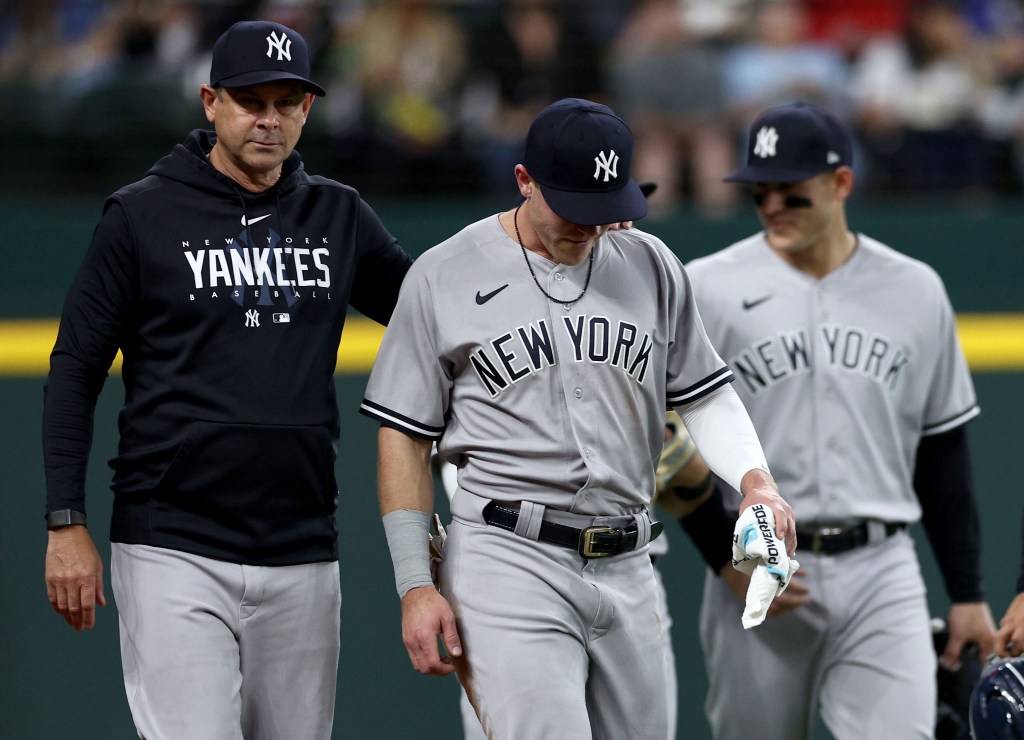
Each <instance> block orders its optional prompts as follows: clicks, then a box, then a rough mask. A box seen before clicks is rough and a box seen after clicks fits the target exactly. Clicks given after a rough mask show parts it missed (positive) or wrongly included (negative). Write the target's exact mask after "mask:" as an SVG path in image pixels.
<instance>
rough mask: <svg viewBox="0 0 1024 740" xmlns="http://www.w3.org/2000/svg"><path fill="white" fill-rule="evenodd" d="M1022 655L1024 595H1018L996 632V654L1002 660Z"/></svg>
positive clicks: (1023, 649) (1023, 643)
mask: <svg viewBox="0 0 1024 740" xmlns="http://www.w3.org/2000/svg"><path fill="white" fill-rule="evenodd" d="M1021 653H1024V593H1019V594H1017V595H1016V596H1015V597H1014V599H1013V601H1011V602H1010V606H1009V607H1007V609H1006V614H1004V615H1003V618H1002V619H1000V620H999V631H998V632H996V654H997V655H998V656H999V657H1000V658H1016V657H1017V656H1018V655H1020V654H1021ZM982 655H986V653H982Z"/></svg>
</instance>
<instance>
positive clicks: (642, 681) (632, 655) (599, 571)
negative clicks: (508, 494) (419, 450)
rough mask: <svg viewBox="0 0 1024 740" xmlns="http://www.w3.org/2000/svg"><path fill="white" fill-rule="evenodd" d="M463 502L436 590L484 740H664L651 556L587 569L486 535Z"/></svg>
mask: <svg viewBox="0 0 1024 740" xmlns="http://www.w3.org/2000/svg"><path fill="white" fill-rule="evenodd" d="M460 496H461V497H462V500H461V501H460ZM468 496H472V495H471V494H466V493H465V492H463V491H461V490H460V491H458V492H457V493H456V495H455V499H454V501H453V514H454V515H455V518H454V521H453V522H452V524H451V526H450V527H449V529H448V540H447V542H446V544H445V547H444V556H443V560H442V565H441V590H442V593H443V595H444V596H445V597H446V598H447V599H448V600H449V602H450V603H451V605H452V608H453V609H454V611H455V614H456V617H457V618H458V627H459V630H460V634H461V637H462V644H463V648H464V650H465V658H466V661H467V662H468V664H469V676H468V677H467V678H468V680H467V683H468V684H469V686H470V690H471V692H472V693H473V694H474V695H475V697H476V700H477V706H478V709H479V710H480V714H481V721H482V724H483V726H484V729H485V731H487V733H488V736H489V737H492V738H495V739H496V740H534V739H537V740H540V739H541V738H552V737H557V738H559V739H560V740H591V738H594V739H596V740H602V739H605V738H608V739H609V740H610V739H611V738H631V740H664V738H665V737H666V735H667V715H668V712H667V708H666V706H665V687H664V681H665V658H664V654H665V653H664V647H663V644H662V635H663V631H662V624H661V620H660V618H659V601H658V586H657V581H656V580H655V578H654V573H653V565H652V564H651V559H650V556H649V555H648V552H647V548H646V547H640V548H639V549H637V550H634V551H632V552H628V553H624V554H622V555H617V556H615V557H608V558H596V559H591V560H586V559H584V558H582V557H581V556H580V555H579V554H578V553H577V552H575V551H574V550H570V549H568V548H565V547H561V546H558V545H552V544H548V543H545V542H539V541H537V540H536V539H531V538H530V537H527V536H520V535H518V534H515V533H513V532H508V531H505V530H502V529H499V528H497V527H492V526H488V525H487V524H485V523H484V522H483V519H482V516H480V515H479V512H478V511H476V508H477V507H475V506H472V505H466V500H467V499H466V497H468ZM474 498H475V497H474ZM478 503H479V502H478ZM595 524H601V521H600V520H598V521H596V522H595ZM609 524H610V525H611V526H624V523H621V522H609ZM577 526H579V525H577Z"/></svg>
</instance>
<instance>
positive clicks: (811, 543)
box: [796, 522, 907, 557]
mask: <svg viewBox="0 0 1024 740" xmlns="http://www.w3.org/2000/svg"><path fill="white" fill-rule="evenodd" d="M884 526H885V536H886V537H891V536H892V535H894V534H896V533H897V532H900V531H902V530H904V529H906V528H907V525H906V524H904V523H902V522H884ZM870 540H871V536H870V532H869V531H868V522H858V523H856V524H850V525H841V524H837V525H834V526H832V525H827V524H823V525H821V526H818V527H806V528H803V527H800V526H797V529H796V547H797V557H800V553H799V551H800V550H804V551H808V552H813V553H816V554H818V555H838V554H839V553H843V552H848V551H850V550H855V549H857V548H858V547H863V546H864V545H866V544H868V542H870Z"/></svg>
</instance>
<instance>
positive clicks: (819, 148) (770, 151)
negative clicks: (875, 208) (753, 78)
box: [725, 103, 853, 182]
mask: <svg viewBox="0 0 1024 740" xmlns="http://www.w3.org/2000/svg"><path fill="white" fill-rule="evenodd" d="M852 164H853V146H852V144H851V143H850V135H849V134H848V133H847V132H846V129H845V127H844V126H843V124H842V123H840V122H839V119H838V118H836V117H835V116H834V115H833V114H831V113H829V112H828V111H825V110H822V109H821V108H818V107H817V106H814V105H811V104H810V103H792V104H791V105H781V106H778V107H776V108H769V109H768V110H766V111H764V112H763V113H761V114H760V115H759V116H758V117H757V118H755V119H754V122H753V123H752V124H751V126H750V135H749V137H748V140H747V165H746V167H741V168H740V169H738V170H736V171H735V172H733V173H732V174H731V175H729V176H728V177H727V178H725V179H726V182H799V181H800V180H809V179H811V178H812V177H814V176H815V175H818V174H820V173H822V172H826V171H829V170H835V169H836V168H837V167H843V166H846V167H850V166H852Z"/></svg>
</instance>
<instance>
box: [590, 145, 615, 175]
mask: <svg viewBox="0 0 1024 740" xmlns="http://www.w3.org/2000/svg"><path fill="white" fill-rule="evenodd" d="M594 163H595V164H596V165H597V167H595V168H594V179H595V180H599V179H600V178H601V173H602V172H604V182H608V179H609V178H611V177H614V178H616V179H618V177H619V155H618V154H616V153H615V151H614V150H611V149H609V150H608V153H607V154H605V153H604V152H598V153H597V156H596V157H594Z"/></svg>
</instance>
